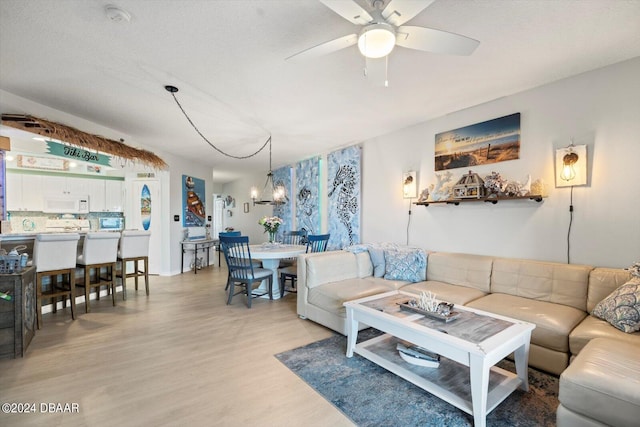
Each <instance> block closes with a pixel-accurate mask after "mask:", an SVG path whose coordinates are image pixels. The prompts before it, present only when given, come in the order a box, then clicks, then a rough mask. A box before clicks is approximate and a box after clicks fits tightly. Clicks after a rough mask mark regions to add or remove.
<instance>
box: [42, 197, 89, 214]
mask: <svg viewBox="0 0 640 427" xmlns="http://www.w3.org/2000/svg"><path fill="white" fill-rule="evenodd" d="M42 211H43V212H46V213H72V214H87V213H89V196H47V197H45V199H44V208H43V209H42Z"/></svg>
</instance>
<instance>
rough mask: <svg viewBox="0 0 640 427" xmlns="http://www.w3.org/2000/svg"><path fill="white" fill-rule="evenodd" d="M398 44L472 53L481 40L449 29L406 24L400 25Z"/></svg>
mask: <svg viewBox="0 0 640 427" xmlns="http://www.w3.org/2000/svg"><path fill="white" fill-rule="evenodd" d="M396 44H397V45H398V46H402V47H408V48H409V49H417V50H424V51H427V52H434V53H448V54H451V55H471V54H472V53H473V51H474V50H476V48H477V47H478V45H479V44H480V42H479V41H478V40H474V39H471V38H469V37H465V36H461V35H459V34H454V33H449V32H447V31H441V30H434V29H433V28H425V27H413V26H408V25H404V26H402V27H398V31H397V33H396Z"/></svg>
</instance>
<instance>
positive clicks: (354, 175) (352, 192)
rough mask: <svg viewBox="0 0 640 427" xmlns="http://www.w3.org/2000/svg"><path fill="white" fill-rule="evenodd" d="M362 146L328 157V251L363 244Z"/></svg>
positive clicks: (336, 152) (349, 148)
mask: <svg viewBox="0 0 640 427" xmlns="http://www.w3.org/2000/svg"><path fill="white" fill-rule="evenodd" d="M361 151H362V149H361V147H360V146H357V145H354V146H351V147H347V148H344V149H342V150H338V151H334V152H332V153H329V155H328V156H327V200H328V204H329V206H328V211H329V216H328V218H327V225H328V230H327V231H328V233H330V234H331V238H330V239H329V244H328V245H327V250H336V249H342V248H344V247H346V246H350V245H353V244H356V243H360V211H361V195H360V183H361V173H360V165H361V161H360V159H361Z"/></svg>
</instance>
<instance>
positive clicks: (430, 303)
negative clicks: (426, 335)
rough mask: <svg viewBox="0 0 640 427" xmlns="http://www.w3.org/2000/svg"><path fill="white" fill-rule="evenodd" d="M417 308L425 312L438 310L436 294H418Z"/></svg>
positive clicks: (428, 292)
mask: <svg viewBox="0 0 640 427" xmlns="http://www.w3.org/2000/svg"><path fill="white" fill-rule="evenodd" d="M417 305H418V308H420V309H422V310H426V311H436V310H437V309H438V300H437V299H436V294H434V293H432V292H431V291H427V292H420V298H418V301H417Z"/></svg>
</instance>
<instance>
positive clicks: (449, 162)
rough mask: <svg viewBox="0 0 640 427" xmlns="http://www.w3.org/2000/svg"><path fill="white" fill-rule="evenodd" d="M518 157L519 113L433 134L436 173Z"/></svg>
mask: <svg viewBox="0 0 640 427" xmlns="http://www.w3.org/2000/svg"><path fill="white" fill-rule="evenodd" d="M519 157H520V113H515V114H511V115H509V116H504V117H500V118H497V119H493V120H488V121H486V122H482V123H476V124H474V125H470V126H466V127H463V128H459V129H454V130H450V131H447V132H442V133H439V134H436V143H435V170H436V171H441V170H446V169H456V168H466V167H469V166H476V165H485V164H490V163H497V162H504V161H507V160H515V159H518V158H519Z"/></svg>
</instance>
